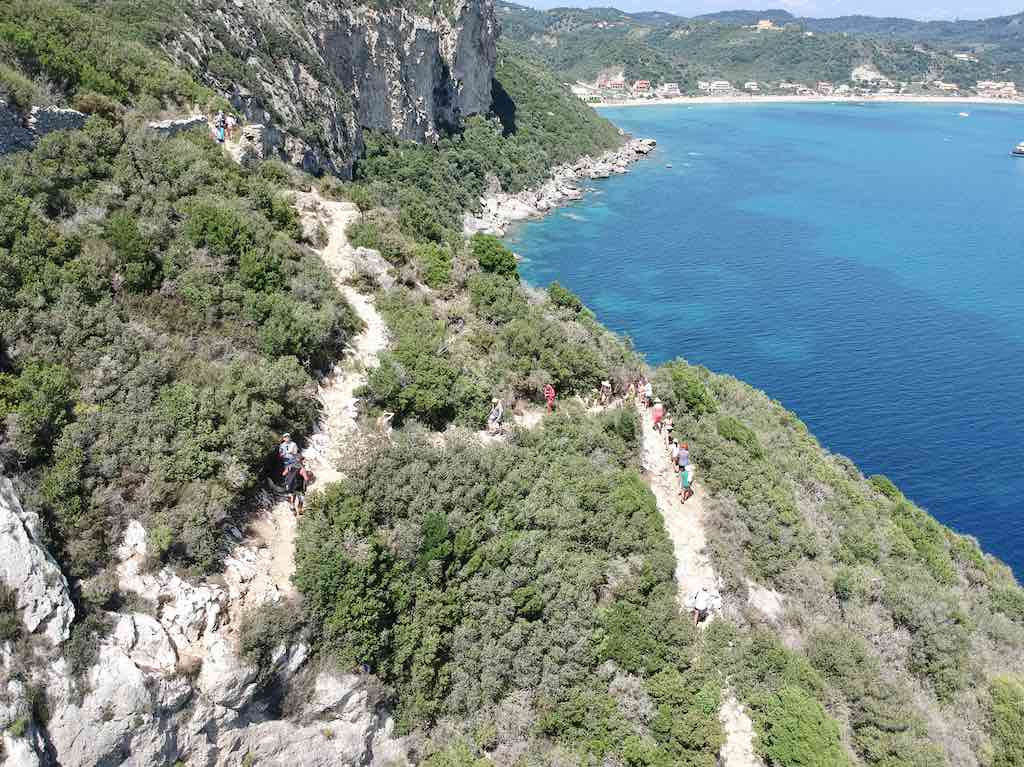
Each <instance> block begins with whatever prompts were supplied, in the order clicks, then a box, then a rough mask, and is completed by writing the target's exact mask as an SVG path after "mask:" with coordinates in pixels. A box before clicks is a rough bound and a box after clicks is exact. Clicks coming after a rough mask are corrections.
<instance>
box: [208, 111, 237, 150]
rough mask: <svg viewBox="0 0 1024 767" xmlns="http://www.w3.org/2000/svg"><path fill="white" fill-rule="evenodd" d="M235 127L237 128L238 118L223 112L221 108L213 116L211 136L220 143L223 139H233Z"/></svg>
mask: <svg viewBox="0 0 1024 767" xmlns="http://www.w3.org/2000/svg"><path fill="white" fill-rule="evenodd" d="M236 128H238V118H237V117H235V116H234V115H233V114H231V113H230V112H229V113H228V114H224V110H223V109H222V110H220V111H218V112H217V114H216V115H215V116H214V118H213V137H214V138H215V139H217V142H218V143H220V144H223V143H224V141H225V140H228V141H233V140H234V138H235V129H236Z"/></svg>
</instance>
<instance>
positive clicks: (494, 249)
mask: <svg viewBox="0 0 1024 767" xmlns="http://www.w3.org/2000/svg"><path fill="white" fill-rule="evenodd" d="M470 248H471V249H472V252H473V258H475V259H476V260H477V261H478V262H479V263H480V268H481V269H483V270H484V271H485V272H492V273H494V274H498V275H503V276H506V277H513V278H515V279H517V280H518V279H519V272H518V271H517V270H516V257H515V255H513V253H512V251H511V250H509V249H508V248H506V247H505V245H504V244H503V243H502V241H501V240H499V239H498V238H497V237H495V236H494V235H491V234H474V235H473V237H472V239H471V240H470Z"/></svg>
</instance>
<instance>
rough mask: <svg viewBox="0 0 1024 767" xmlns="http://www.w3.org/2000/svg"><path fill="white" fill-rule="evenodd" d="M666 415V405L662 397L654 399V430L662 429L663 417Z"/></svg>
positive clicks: (652, 415) (652, 412)
mask: <svg viewBox="0 0 1024 767" xmlns="http://www.w3.org/2000/svg"><path fill="white" fill-rule="evenodd" d="M664 417H665V406H664V405H662V404H661V400H660V399H656V400H654V409H653V410H652V411H651V420H652V421H654V430H655V431H656V432H660V431H661V419H662V418H664Z"/></svg>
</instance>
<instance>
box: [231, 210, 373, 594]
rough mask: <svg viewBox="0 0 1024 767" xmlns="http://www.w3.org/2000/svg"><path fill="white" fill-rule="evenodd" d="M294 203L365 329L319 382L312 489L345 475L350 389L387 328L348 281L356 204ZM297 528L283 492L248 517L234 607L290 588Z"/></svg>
mask: <svg viewBox="0 0 1024 767" xmlns="http://www.w3.org/2000/svg"><path fill="white" fill-rule="evenodd" d="M296 206H297V208H298V210H299V213H300V214H301V216H302V217H303V219H304V220H305V221H306V222H307V223H310V224H313V225H316V224H317V223H319V224H322V225H323V226H324V228H325V229H326V230H327V233H328V241H327V245H326V246H324V248H323V249H322V250H321V251H320V256H321V258H322V259H323V262H324V264H325V265H326V266H327V268H328V269H329V270H330V271H331V272H332V274H333V275H334V280H335V284H336V286H337V288H338V291H339V292H340V293H341V294H342V296H344V298H345V300H346V301H347V302H348V303H349V305H351V307H352V308H353V310H354V311H355V312H356V314H357V315H358V316H359V318H360V319H361V320H362V321H363V324H364V327H363V330H362V331H361V332H360V333H358V334H357V335H356V336H354V337H353V338H352V339H351V341H350V345H349V347H348V348H346V350H345V354H344V355H343V357H342V359H341V360H339V361H338V362H336V363H335V365H334V367H333V369H332V370H330V371H329V372H328V373H327V374H326V375H325V376H324V378H323V379H322V380H321V381H320V383H319V386H318V391H317V396H318V398H319V399H320V402H321V415H320V422H319V423H318V424H317V428H316V431H315V432H314V433H313V435H312V437H311V438H310V440H309V444H308V446H307V447H306V449H305V450H304V451H303V456H304V457H305V459H306V466H307V467H308V468H309V469H311V470H312V472H313V476H314V478H315V480H314V483H313V486H312V488H311V489H320V488H323V487H325V486H326V485H328V484H330V483H331V482H335V481H337V480H338V479H341V478H342V473H341V472H340V470H339V468H338V467H339V466H340V465H341V464H342V460H341V459H342V455H343V451H344V449H345V447H346V446H350V445H351V443H352V441H353V439H354V438H355V437H356V435H357V433H358V431H359V427H358V425H357V423H356V418H357V415H358V411H357V410H356V396H355V392H356V391H357V390H358V389H359V387H360V386H362V385H363V384H364V383H365V382H366V370H368V369H370V368H373V367H375V366H376V365H377V358H378V354H379V353H380V352H381V351H382V350H383V349H384V347H385V346H386V345H387V328H386V325H385V324H384V320H383V318H382V317H381V316H380V313H379V312H378V311H377V308H376V307H375V306H374V304H373V298H372V296H366V295H363V294H362V293H359V292H358V291H357V290H355V288H353V287H351V286H350V285H348V284H346V283H347V281H348V279H349V277H350V276H351V275H352V273H353V271H354V269H355V261H354V258H353V254H354V249H353V248H352V246H351V245H350V244H349V242H348V237H347V236H346V234H345V230H346V229H347V227H348V225H349V224H350V223H351V222H352V221H353V220H355V219H356V218H358V216H359V211H358V209H357V208H356V206H355V205H353V204H351V203H347V202H339V201H336V200H326V199H323V198H322V197H320V196H319V195H318V194H316V193H315V192H313V193H305V194H301V195H297V196H296ZM275 481H279V478H275ZM296 529H297V520H296V518H295V514H294V513H293V512H292V510H291V508H290V507H289V505H288V503H287V501H286V500H280V501H278V502H277V503H274V504H273V505H272V506H270V507H269V508H267V509H266V510H265V511H263V512H262V513H260V514H259V515H258V516H257V517H256V518H255V519H253V521H252V523H251V524H250V526H249V530H248V531H247V532H248V535H247V537H246V538H245V540H243V541H242V542H241V545H240V546H239V547H238V553H239V554H240V555H243V554H242V552H245V551H246V550H248V551H252V550H253V549H255V550H256V552H257V557H256V561H254V562H250V567H251V572H252V573H253V574H252V578H251V580H250V581H249V583H248V588H246V589H245V595H244V597H243V598H242V600H240V602H239V603H238V604H236V605H233V611H234V612H238V613H241V612H243V611H244V610H246V609H249V608H251V607H255V606H256V605H258V604H260V603H263V602H267V601H277V600H278V599H280V598H282V597H285V598H287V597H291V596H293V595H294V593H295V588H294V586H293V585H292V575H293V574H294V572H295V536H296ZM250 559H251V556H250Z"/></svg>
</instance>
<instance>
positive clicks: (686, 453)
mask: <svg viewBox="0 0 1024 767" xmlns="http://www.w3.org/2000/svg"><path fill="white" fill-rule="evenodd" d="M689 463H690V446H689V445H688V444H687V443H686V442H683V443H682V444H680V445H679V452H678V453H676V460H675V464H676V469H677V470H678V471H682V470H683V469H685V468H686V467H687V466H688V465H689Z"/></svg>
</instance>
